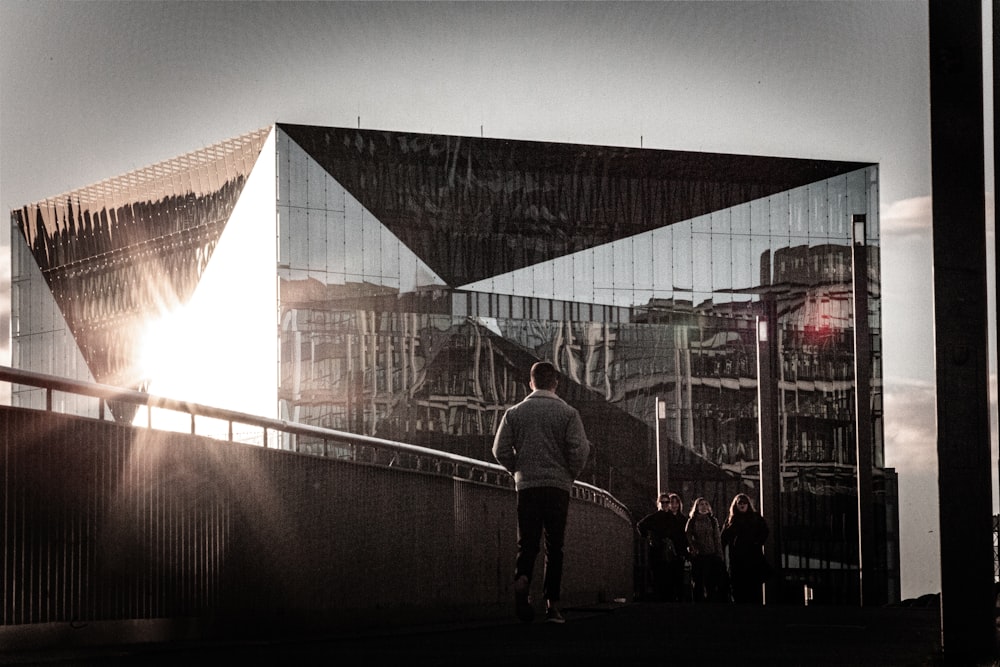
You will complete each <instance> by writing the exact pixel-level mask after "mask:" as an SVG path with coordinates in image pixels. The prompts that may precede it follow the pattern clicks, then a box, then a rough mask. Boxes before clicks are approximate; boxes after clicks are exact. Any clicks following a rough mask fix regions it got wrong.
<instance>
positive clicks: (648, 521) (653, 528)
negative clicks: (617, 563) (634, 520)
mask: <svg viewBox="0 0 1000 667" xmlns="http://www.w3.org/2000/svg"><path fill="white" fill-rule="evenodd" d="M656 505H657V510H656V511H655V512H653V513H652V514H647V515H646V516H645V517H643V518H642V519H641V520H640V521H639V523H638V524H636V530H637V531H638V532H639V535H640V536H642V538H643V539H645V540H646V544H647V554H648V563H649V571H650V574H651V575H652V579H653V595H654V596H655V599H656V600H658V601H660V602H683V601H685V600H687V599H688V596H687V594H686V592H685V591H684V563H685V561H686V560H687V535H685V534H684V528H685V527H686V525H687V517H686V516H684V505H683V503H682V502H681V497H680V496H678V495H677V494H676V493H661V494H660V496H659V498H658V499H657V501H656Z"/></svg>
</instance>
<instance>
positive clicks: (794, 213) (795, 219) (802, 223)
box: [788, 188, 809, 236]
mask: <svg viewBox="0 0 1000 667" xmlns="http://www.w3.org/2000/svg"><path fill="white" fill-rule="evenodd" d="M788 217H789V221H790V225H791V234H792V236H806V235H807V234H808V232H809V190H808V189H807V188H795V189H794V190H792V191H791V192H789V193H788Z"/></svg>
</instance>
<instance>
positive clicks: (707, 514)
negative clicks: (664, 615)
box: [684, 498, 729, 602]
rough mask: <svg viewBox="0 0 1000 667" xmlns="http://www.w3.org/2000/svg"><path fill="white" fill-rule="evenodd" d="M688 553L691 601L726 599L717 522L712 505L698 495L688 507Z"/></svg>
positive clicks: (726, 591)
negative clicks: (689, 556)
mask: <svg viewBox="0 0 1000 667" xmlns="http://www.w3.org/2000/svg"><path fill="white" fill-rule="evenodd" d="M684 533H685V534H686V535H687V541H688V553H689V554H690V555H691V597H692V600H693V601H694V602H728V601H729V591H728V590H727V589H726V563H725V561H724V560H723V558H724V557H725V554H724V552H723V550H722V537H721V535H720V532H719V522H718V520H717V519H716V518H715V514H714V513H713V512H712V504H711V503H710V502H708V500H707V499H705V498H697V499H695V501H694V505H692V506H691V514H690V516H689V517H688V521H687V526H686V527H685V528H684Z"/></svg>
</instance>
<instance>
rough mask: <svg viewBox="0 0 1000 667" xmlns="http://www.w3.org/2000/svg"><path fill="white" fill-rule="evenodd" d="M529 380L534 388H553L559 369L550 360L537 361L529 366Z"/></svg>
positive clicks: (556, 382)
mask: <svg viewBox="0 0 1000 667" xmlns="http://www.w3.org/2000/svg"><path fill="white" fill-rule="evenodd" d="M531 382H532V384H534V385H535V388H536V389H549V390H551V389H555V388H556V385H557V384H558V383H559V371H557V370H556V367H555V366H553V365H552V362H550V361H539V362H536V363H535V364H533V365H532V367H531Z"/></svg>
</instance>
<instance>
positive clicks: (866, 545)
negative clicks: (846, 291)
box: [851, 215, 886, 606]
mask: <svg viewBox="0 0 1000 667" xmlns="http://www.w3.org/2000/svg"><path fill="white" fill-rule="evenodd" d="M865 222H866V220H865V216H864V215H855V216H854V220H853V223H854V225H853V228H854V232H855V238H854V243H853V244H852V245H851V260H852V265H853V267H852V272H853V278H854V280H853V283H854V437H855V445H856V448H857V449H856V452H857V454H856V456H857V462H858V584H859V586H858V590H859V591H860V594H861V600H860V602H861V606H865V605H869V606H870V605H876V604H882V603H884V602H885V601H886V600H885V599H884V598H885V597H886V596H885V595H879V590H878V576H877V574H878V570H879V567H878V549H877V546H876V544H875V509H874V503H875V490H874V487H873V485H872V466H873V465H874V463H873V461H874V456H873V455H872V423H871V422H872V411H871V375H872V364H871V338H870V332H869V328H870V327H869V322H868V248H867V246H865V238H864V235H865ZM859 237H860V238H859Z"/></svg>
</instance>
